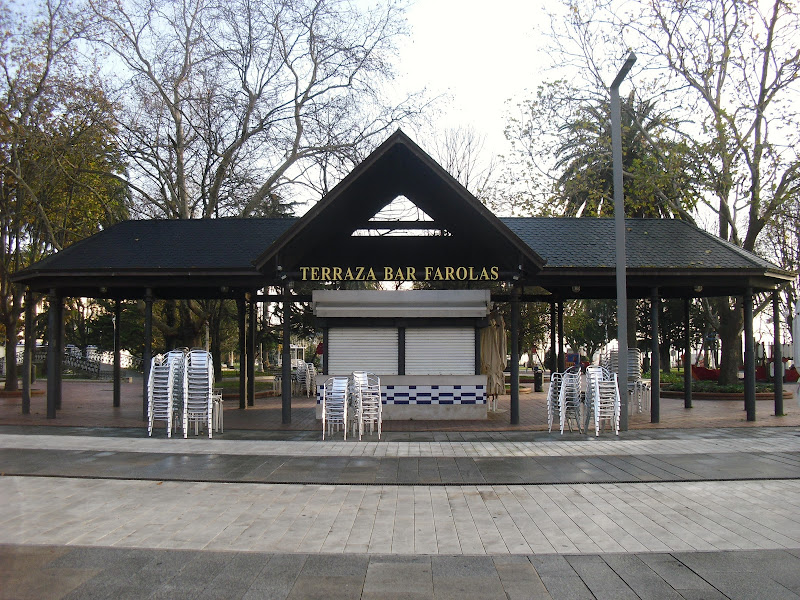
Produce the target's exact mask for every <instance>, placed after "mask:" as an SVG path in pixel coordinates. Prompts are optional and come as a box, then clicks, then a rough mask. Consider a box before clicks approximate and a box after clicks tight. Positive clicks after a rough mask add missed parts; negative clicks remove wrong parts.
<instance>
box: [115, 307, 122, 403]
mask: <svg viewBox="0 0 800 600" xmlns="http://www.w3.org/2000/svg"><path fill="white" fill-rule="evenodd" d="M121 314H122V307H121V304H120V301H119V299H117V300H116V301H115V302H114V407H115V408H116V407H119V405H120V398H121V396H122V390H121V388H120V381H121V379H122V365H120V350H121V343H120V339H121V337H120V333H119V330H120V315H121Z"/></svg>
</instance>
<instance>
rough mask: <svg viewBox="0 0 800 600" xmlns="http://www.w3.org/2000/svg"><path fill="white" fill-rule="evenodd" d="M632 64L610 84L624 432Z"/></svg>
mask: <svg viewBox="0 0 800 600" xmlns="http://www.w3.org/2000/svg"><path fill="white" fill-rule="evenodd" d="M635 62H636V55H635V54H634V53H633V52H631V53H630V54H629V55H628V58H627V59H625V64H623V65H622V68H621V69H620V71H619V73H617V76H616V77H615V78H614V81H613V83H612V84H611V88H610V91H611V157H612V160H613V163H614V231H615V241H616V254H617V341H618V344H619V345H618V350H617V372H618V373H619V375H618V377H619V381H618V384H619V396H620V400H621V406H620V417H619V428H620V429H621V430H622V431H627V430H628V291H627V281H626V276H625V269H626V260H625V197H624V194H623V190H622V124H621V121H622V117H621V115H620V107H619V86H620V84H621V83H622V80H623V79H625V77H626V76H627V75H628V72H629V71H630V70H631V67H633V63H635Z"/></svg>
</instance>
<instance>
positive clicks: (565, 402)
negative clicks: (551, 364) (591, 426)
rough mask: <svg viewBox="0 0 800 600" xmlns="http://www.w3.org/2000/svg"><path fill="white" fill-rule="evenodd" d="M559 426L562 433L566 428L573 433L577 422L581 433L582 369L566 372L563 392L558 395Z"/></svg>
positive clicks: (562, 385)
mask: <svg viewBox="0 0 800 600" xmlns="http://www.w3.org/2000/svg"><path fill="white" fill-rule="evenodd" d="M558 411H559V425H560V426H561V433H562V434H563V433H564V427H565V426H566V427H567V428H568V429H569V430H570V431H572V422H573V421H574V422H575V425H576V427H577V428H578V432H579V433H580V431H581V371H580V367H570V368H569V369H567V371H565V372H564V377H563V378H562V380H561V390H560V391H559V394H558Z"/></svg>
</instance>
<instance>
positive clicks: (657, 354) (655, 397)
mask: <svg viewBox="0 0 800 600" xmlns="http://www.w3.org/2000/svg"><path fill="white" fill-rule="evenodd" d="M660 311H661V298H659V296H658V288H657V287H654V288H653V289H652V293H651V296H650V329H651V330H652V332H653V334H652V337H653V340H652V346H651V350H650V422H651V423H658V422H659V421H660V420H661V393H660V392H661V387H660V386H661V349H660V348H659V346H658V317H659V312H660ZM622 364H623V363H622V359H621V358H620V370H622V368H623V367H622V366H621V365H622ZM626 364H627V362H626Z"/></svg>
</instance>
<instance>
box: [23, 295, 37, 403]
mask: <svg viewBox="0 0 800 600" xmlns="http://www.w3.org/2000/svg"><path fill="white" fill-rule="evenodd" d="M33 306H34V302H33V292H32V291H31V289H30V288H28V289H26V290H25V346H24V348H25V349H24V350H23V354H22V414H23V415H29V414H31V369H33V345H34V343H35V340H34V335H35V334H34V328H33V319H34V316H33Z"/></svg>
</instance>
